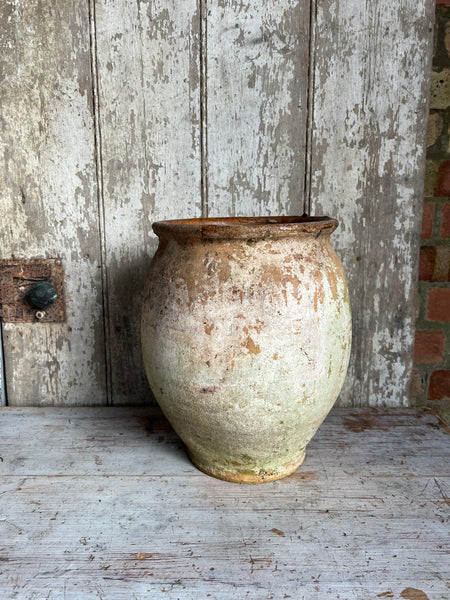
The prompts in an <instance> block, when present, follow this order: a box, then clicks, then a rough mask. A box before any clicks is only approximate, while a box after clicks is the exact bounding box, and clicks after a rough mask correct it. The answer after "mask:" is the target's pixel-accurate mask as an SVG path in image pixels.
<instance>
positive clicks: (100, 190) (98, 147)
mask: <svg viewBox="0 0 450 600" xmlns="http://www.w3.org/2000/svg"><path fill="white" fill-rule="evenodd" d="M89 40H90V48H89V49H90V58H91V78H92V110H93V117H94V145H95V172H96V182H97V207H98V230H99V240H100V270H101V283H102V308H103V338H104V360H105V387H106V404H107V405H111V404H112V393H111V392H112V385H111V348H110V340H111V336H110V319H109V313H110V311H109V299H108V274H107V270H106V264H107V263H106V223H105V200H104V186H103V183H104V178H103V153H102V136H101V128H100V89H99V79H98V64H97V26H96V18H95V0H89Z"/></svg>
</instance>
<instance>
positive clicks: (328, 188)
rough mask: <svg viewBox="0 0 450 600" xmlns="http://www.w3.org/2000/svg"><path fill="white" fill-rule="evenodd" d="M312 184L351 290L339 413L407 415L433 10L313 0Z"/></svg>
mask: <svg viewBox="0 0 450 600" xmlns="http://www.w3.org/2000/svg"><path fill="white" fill-rule="evenodd" d="M316 4H317V5H316V7H315V16H314V23H315V27H314V31H313V50H314V51H313V55H312V66H311V68H312V72H313V77H312V81H311V86H312V90H313V93H312V96H311V111H312V113H311V118H310V125H311V146H310V148H309V149H308V174H309V181H310V188H311V198H310V199H311V205H312V209H311V210H312V212H313V213H317V214H320V213H327V214H330V215H332V216H335V217H337V218H338V219H339V221H340V227H339V228H338V230H337V231H336V232H335V233H334V234H333V241H334V246H335V248H336V250H337V251H338V253H339V254H340V256H341V258H342V260H343V263H344V267H345V269H346V272H347V275H348V281H349V288H350V295H351V300H352V306H353V323H354V336H353V351H352V359H351V363H350V369H349V374H348V377H347V382H346V384H345V387H344V390H343V392H342V394H341V399H340V402H341V404H353V405H367V404H369V405H378V404H380V405H406V404H408V401H409V385H410V374H411V366H412V349H413V340H414V322H415V301H416V298H415V295H416V277H417V275H416V273H417V260H418V244H419V229H420V222H421V213H422V210H421V205H422V193H423V166H424V140H425V127H426V121H427V106H428V93H429V76H430V69H431V67H430V61H431V50H432V23H433V17H434V2H433V1H432V0H404V1H402V2H390V1H389V0H361V1H358V2H348V1H346V0H345V1H344V0H318V1H317V3H316Z"/></svg>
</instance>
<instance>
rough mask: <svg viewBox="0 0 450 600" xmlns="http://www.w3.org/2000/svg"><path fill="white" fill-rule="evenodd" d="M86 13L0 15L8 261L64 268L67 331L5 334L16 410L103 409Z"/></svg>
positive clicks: (24, 8)
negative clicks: (52, 262)
mask: <svg viewBox="0 0 450 600" xmlns="http://www.w3.org/2000/svg"><path fill="white" fill-rule="evenodd" d="M89 39H90V38H89V14H88V6H87V3H86V2H84V1H82V0H71V1H70V2H59V3H57V2H40V1H39V0H30V1H29V2H17V1H15V0H5V1H4V2H2V3H1V7H0V44H1V56H0V64H1V70H2V78H1V82H0V93H1V99H2V100H1V101H2V111H1V116H0V120H1V128H2V135H1V139H0V145H1V151H0V156H1V159H0V160H1V162H0V188H1V189H2V211H3V212H2V215H3V223H2V225H3V226H2V232H1V236H0V245H1V251H0V254H1V256H2V257H4V258H9V257H11V256H14V257H16V258H32V257H54V258H58V257H59V258H61V259H62V261H63V266H64V270H65V281H64V283H65V291H66V302H67V307H66V309H67V310H66V314H67V323H66V324H48V325H46V324H44V323H42V324H33V325H31V324H23V325H19V324H5V325H4V327H3V330H4V336H3V337H4V350H5V363H6V374H7V392H8V401H9V403H10V404H11V405H33V404H36V405H47V404H62V403H64V404H84V403H89V404H102V403H104V402H105V363H104V339H103V322H102V321H103V312H102V290H101V277H100V270H101V260H100V253H99V233H98V230H99V220H98V211H97V195H96V164H95V150H94V138H93V115H92V79H91V61H90V41H89Z"/></svg>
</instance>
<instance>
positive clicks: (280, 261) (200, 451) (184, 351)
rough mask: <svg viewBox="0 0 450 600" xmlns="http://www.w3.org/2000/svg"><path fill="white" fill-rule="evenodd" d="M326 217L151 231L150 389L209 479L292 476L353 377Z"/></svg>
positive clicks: (212, 222)
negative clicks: (154, 239)
mask: <svg viewBox="0 0 450 600" xmlns="http://www.w3.org/2000/svg"><path fill="white" fill-rule="evenodd" d="M336 227H337V221H336V220H335V219H331V218H329V217H306V218H303V217H256V218H254V217H248V218H231V217H230V218H222V219H186V220H173V221H161V222H158V223H154V224H153V230H154V231H155V233H156V234H157V235H158V237H159V247H158V250H157V252H156V255H155V256H154V258H153V261H152V263H151V265H150V268H149V271H148V275H147V281H146V287H145V293H144V305H143V313H142V351H143V358H144V365H145V369H146V373H147V377H148V380H149V383H150V387H151V389H152V391H153V394H154V396H155V398H156V400H157V401H158V403H159V405H160V406H161V408H162V410H163V412H164V413H165V415H166V417H167V418H168V420H169V421H170V423H171V424H172V426H173V428H174V429H175V431H176V432H177V433H178V435H179V436H180V437H181V439H182V440H183V441H184V443H185V444H186V446H187V448H188V451H189V455H190V458H191V460H192V462H193V463H194V464H195V465H196V466H197V467H198V468H199V469H201V470H202V471H204V472H205V473H208V474H209V475H213V476H214V477H218V478H220V479H225V480H228V481H235V482H239V483H260V482H264V481H270V480H274V479H279V478H281V477H285V476H286V475H289V474H290V473H292V472H293V471H295V470H296V469H297V468H298V466H299V465H300V464H301V463H302V461H303V459H304V456H305V447H306V445H307V443H308V442H309V440H310V439H311V438H312V436H313V435H314V433H315V432H316V431H317V429H318V427H319V425H320V424H321V423H322V421H323V420H324V418H325V416H326V415H327V413H328V411H329V410H330V409H331V407H332V406H333V404H334V402H335V400H336V398H337V396H338V394H339V391H340V389H341V386H342V384H343V381H344V377H345V374H346V370H347V365H348V360H349V354H350V343H351V316H350V303H349V297H348V291H347V284H346V278H345V274H344V271H343V268H342V265H341V262H340V260H339V258H338V256H337V255H336V253H335V252H334V250H333V249H332V247H331V245H330V235H331V233H332V232H333V231H334V230H335V228H336Z"/></svg>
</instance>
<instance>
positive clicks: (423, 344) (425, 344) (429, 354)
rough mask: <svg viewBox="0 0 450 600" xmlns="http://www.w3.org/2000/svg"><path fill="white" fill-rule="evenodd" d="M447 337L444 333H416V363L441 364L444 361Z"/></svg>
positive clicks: (424, 331)
mask: <svg viewBox="0 0 450 600" xmlns="http://www.w3.org/2000/svg"><path fill="white" fill-rule="evenodd" d="M444 352H445V335H444V332H443V331H434V330H432V331H428V330H421V331H416V341H415V344H414V362H415V363H416V364H425V363H440V362H442V361H443V360H444Z"/></svg>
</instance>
